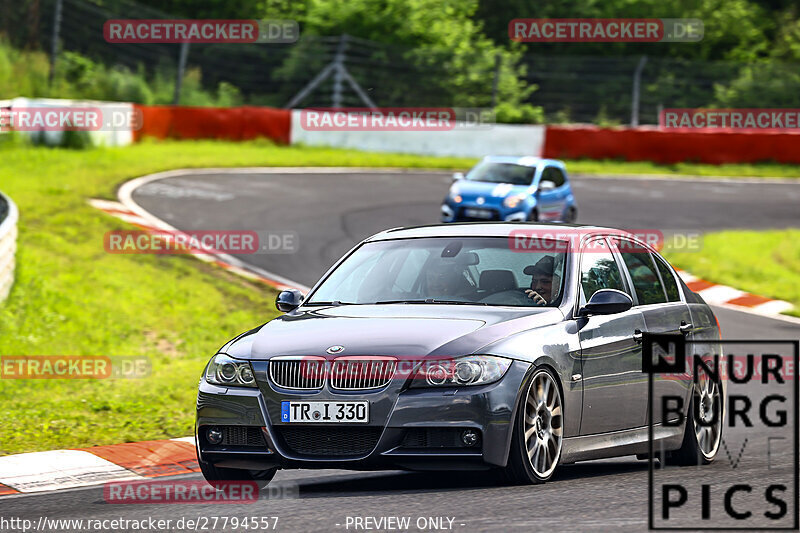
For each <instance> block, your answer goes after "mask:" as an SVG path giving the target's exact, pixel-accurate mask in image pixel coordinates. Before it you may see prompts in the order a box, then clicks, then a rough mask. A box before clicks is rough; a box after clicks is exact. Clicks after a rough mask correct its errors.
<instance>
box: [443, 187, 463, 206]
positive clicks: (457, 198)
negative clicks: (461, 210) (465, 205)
mask: <svg viewBox="0 0 800 533" xmlns="http://www.w3.org/2000/svg"><path fill="white" fill-rule="evenodd" d="M447 197H448V198H450V200H452V201H453V202H455V203H457V204H460V203H461V202H462V200H463V198H461V195H460V194H459V193H458V187H452V188H451V189H450V192H449V193H447Z"/></svg>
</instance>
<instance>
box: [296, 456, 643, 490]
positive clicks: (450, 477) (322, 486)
mask: <svg viewBox="0 0 800 533" xmlns="http://www.w3.org/2000/svg"><path fill="white" fill-rule="evenodd" d="M634 472H639V473H642V474H645V473H646V472H647V462H646V461H626V462H588V463H579V464H574V465H563V466H561V467H559V469H558V470H557V471H556V474H555V475H554V476H553V479H552V480H550V481H549V482H548V484H549V485H554V484H558V483H560V482H567V481H572V480H579V479H589V478H596V477H602V476H609V477H610V476H616V475H619V474H628V473H634ZM357 476H358V474H354V477H349V478H341V477H339V478H337V479H332V480H327V481H317V482H315V481H313V480H309V479H302V480H298V481H297V482H298V485H299V497H300V498H325V497H328V496H332V495H335V496H336V497H358V496H363V495H365V494H370V495H375V494H376V493H379V492H384V493H387V494H389V493H391V494H397V493H399V494H403V493H420V492H446V491H451V490H471V489H485V488H501V487H507V486H508V485H507V484H506V483H505V482H503V481H502V480H501V479H500V476H499V475H498V474H497V473H496V472H491V471H481V472H391V473H387V474H385V475H370V476H369V477H357Z"/></svg>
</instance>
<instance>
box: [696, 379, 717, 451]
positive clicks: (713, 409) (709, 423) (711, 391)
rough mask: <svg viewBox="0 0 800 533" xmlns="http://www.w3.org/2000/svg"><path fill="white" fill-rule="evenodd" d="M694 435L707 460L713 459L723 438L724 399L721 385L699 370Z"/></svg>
mask: <svg viewBox="0 0 800 533" xmlns="http://www.w3.org/2000/svg"><path fill="white" fill-rule="evenodd" d="M694 401H695V402H696V408H695V412H694V415H695V416H694V417H692V418H693V419H694V434H695V437H696V438H697V447H698V448H699V449H700V453H702V454H703V456H704V457H705V458H706V459H711V458H713V457H714V456H715V455H716V453H717V449H718V448H719V444H720V437H721V436H722V422H723V420H722V397H721V395H720V388H719V384H718V383H717V382H716V381H714V380H713V379H711V378H710V377H709V376H708V374H706V372H704V371H703V370H702V369H698V375H697V380H696V382H695V384H694Z"/></svg>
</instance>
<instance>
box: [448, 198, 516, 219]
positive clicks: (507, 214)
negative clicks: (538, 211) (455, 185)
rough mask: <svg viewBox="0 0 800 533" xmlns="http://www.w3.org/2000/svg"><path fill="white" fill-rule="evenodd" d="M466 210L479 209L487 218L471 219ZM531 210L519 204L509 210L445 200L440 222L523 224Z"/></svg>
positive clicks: (497, 206)
mask: <svg viewBox="0 0 800 533" xmlns="http://www.w3.org/2000/svg"><path fill="white" fill-rule="evenodd" d="M467 209H480V210H482V211H484V212H486V213H487V214H488V215H489V216H488V217H486V218H483V217H472V216H469V214H468V213H467ZM531 209H532V208H531V207H530V206H528V205H526V204H524V203H523V204H520V205H518V206H517V207H515V208H513V209H511V208H507V207H504V206H503V205H502V204H501V205H486V204H478V203H477V202H461V203H458V204H455V203H452V202H450V201H449V200H445V201H444V203H442V207H441V220H442V222H479V221H482V222H487V221H505V222H524V221H526V220H528V215H529V213H530V210H531Z"/></svg>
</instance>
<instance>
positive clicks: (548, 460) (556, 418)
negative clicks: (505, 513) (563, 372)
mask: <svg viewBox="0 0 800 533" xmlns="http://www.w3.org/2000/svg"><path fill="white" fill-rule="evenodd" d="M563 406H564V400H563V398H562V395H561V387H559V386H558V381H557V378H556V377H555V376H554V375H553V373H552V372H551V371H550V370H548V369H547V368H544V367H542V368H538V369H536V370H535V371H534V373H533V376H531V379H530V382H529V384H528V387H527V388H526V389H525V393H524V395H523V397H522V399H521V401H520V405H519V407H518V408H517V416H516V417H515V421H514V434H513V436H512V437H511V450H510V451H509V457H508V465H507V466H506V467H505V470H504V474H505V477H506V479H507V480H508V481H510V482H512V483H515V484H538V483H544V482H545V481H547V480H548V479H550V478H551V477H552V476H553V472H555V469H556V467H557V466H558V463H559V461H560V460H561V448H562V446H563V441H564V415H563V413H564V407H563Z"/></svg>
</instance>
